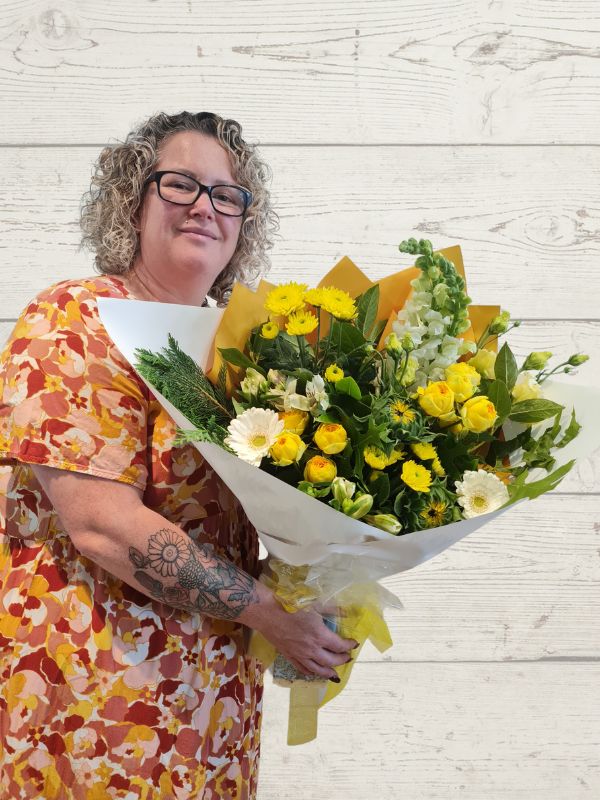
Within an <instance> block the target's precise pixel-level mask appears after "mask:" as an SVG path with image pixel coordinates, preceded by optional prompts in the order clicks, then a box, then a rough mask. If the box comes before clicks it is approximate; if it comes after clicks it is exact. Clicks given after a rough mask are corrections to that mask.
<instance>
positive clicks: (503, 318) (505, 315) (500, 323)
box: [489, 311, 510, 335]
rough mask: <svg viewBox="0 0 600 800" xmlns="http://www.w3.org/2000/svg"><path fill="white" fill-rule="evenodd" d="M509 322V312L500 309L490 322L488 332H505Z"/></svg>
mask: <svg viewBox="0 0 600 800" xmlns="http://www.w3.org/2000/svg"><path fill="white" fill-rule="evenodd" d="M509 324H510V313H509V312H508V311H501V312H500V313H499V314H498V316H496V317H494V319H493V320H492V321H491V323H490V327H489V333H492V334H496V335H497V334H500V333H506V331H507V330H508V326H509Z"/></svg>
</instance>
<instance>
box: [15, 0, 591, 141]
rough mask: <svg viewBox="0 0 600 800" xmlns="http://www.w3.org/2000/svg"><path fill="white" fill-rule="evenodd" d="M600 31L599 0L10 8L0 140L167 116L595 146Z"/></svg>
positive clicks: (105, 134) (264, 1)
mask: <svg viewBox="0 0 600 800" xmlns="http://www.w3.org/2000/svg"><path fill="white" fill-rule="evenodd" d="M599 31H600V12H599V9H598V5H597V3H595V2H593V0H574V2H571V3H569V4H564V3H562V2H560V0H545V2H541V1H540V2H533V0H531V1H530V2H528V1H527V0H520V1H519V0H491V2H486V3H483V2H480V0H425V1H424V2H423V3H415V2H404V3H398V2H396V0H376V1H375V2H369V3H364V2H362V0H343V2H342V0H330V2H328V3H326V4H323V3H320V2H317V0H301V2H299V3H296V4H295V5H294V6H293V7H291V6H290V4H289V3H286V2H285V0H279V1H278V2H273V1H272V0H256V1H255V2H251V3H250V2H241V1H239V0H238V2H230V3H222V2H217V1H216V0H208V1H207V2H203V3H202V4H199V3H193V2H192V0H156V1H155V2H152V3H145V2H144V3H142V2H139V1H138V2H133V3H131V4H123V3H120V2H118V1H117V0H107V2H103V3H101V4H100V3H97V2H94V0H85V2H79V1H78V2H75V1H74V0H60V2H58V0H29V1H28V0H5V2H4V3H3V4H2V6H1V7H0V36H1V39H2V48H1V50H0V92H1V93H2V95H3V98H4V103H3V109H4V118H3V125H2V127H1V131H0V143H10V144H19V143H36V144H40V143H56V142H68V143H82V142H83V143H85V142H103V141H107V140H108V139H109V138H112V137H114V136H115V135H124V133H125V128H126V127H127V126H129V125H130V124H131V123H133V122H134V121H135V120H138V119H142V118H144V117H145V116H147V115H148V113H149V112H151V111H153V110H155V109H159V108H160V109H165V110H167V111H171V112H172V111H179V110H181V109H182V108H192V109H193V110H206V109H209V110H214V111H217V112H218V113H221V114H223V115H225V116H232V117H234V118H239V119H240V120H241V121H243V123H244V126H245V130H246V133H247V134H248V135H249V136H250V137H252V138H253V137H257V136H260V137H261V139H263V140H264V141H268V142H271V143H272V142H285V143H296V144H300V143H318V144H321V143H323V142H333V143H340V144H341V143H348V144H369V143H371V142H379V143H389V144H395V143H417V142H422V143H427V144H440V143H441V144H448V143H474V144H479V143H490V142H491V143H498V142H505V143H520V144H522V143H536V144H538V143H556V142H569V143H572V142H577V143H586V144H587V143H592V142H595V143H598V141H599V134H598V126H597V119H598V116H599V114H600V95H599V94H598V92H597V86H598V81H599V80H600V59H599V56H600V45H599V41H600V40H599V36H598V33H599ZM73 109H77V113H76V114H73V113H72V110H73ZM66 120H68V123H67V124H66Z"/></svg>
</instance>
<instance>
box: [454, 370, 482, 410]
mask: <svg viewBox="0 0 600 800" xmlns="http://www.w3.org/2000/svg"><path fill="white" fill-rule="evenodd" d="M480 382H481V375H480V374H479V373H478V372H477V370H476V369H475V367H471V366H470V365H469V364H466V363H465V362H464V361H459V362H458V363H457V364H450V366H449V367H447V368H446V383H447V384H448V386H449V387H450V388H451V389H452V391H453V392H454V399H455V400H456V402H457V403H464V402H465V400H468V399H469V398H470V397H473V395H474V393H475V389H476V388H477V387H478V386H479V384H480Z"/></svg>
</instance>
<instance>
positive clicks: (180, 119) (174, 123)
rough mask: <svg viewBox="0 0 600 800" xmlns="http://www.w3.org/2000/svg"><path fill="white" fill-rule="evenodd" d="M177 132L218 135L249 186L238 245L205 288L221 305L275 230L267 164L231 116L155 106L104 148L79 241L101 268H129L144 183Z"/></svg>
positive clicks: (260, 269) (260, 267)
mask: <svg viewBox="0 0 600 800" xmlns="http://www.w3.org/2000/svg"><path fill="white" fill-rule="evenodd" d="M180 131H198V132H200V133H203V134H205V135H207V136H212V137H213V138H215V139H217V140H218V141H219V143H220V144H221V145H222V147H224V148H225V150H226V151H227V152H228V154H229V157H230V159H231V164H232V170H233V175H234V178H235V180H236V182H238V183H240V184H241V185H242V186H245V187H246V188H247V189H249V190H250V191H251V192H252V202H251V204H250V205H249V206H248V209H247V212H246V215H245V217H244V218H243V222H242V226H241V230H240V236H239V239H238V243H237V247H236V249H235V252H234V254H233V256H232V257H231V260H230V261H229V263H228V265H227V266H226V267H225V269H224V270H223V271H222V272H221V274H220V275H219V276H218V277H217V279H216V281H215V283H214V284H213V286H212V288H211V290H210V292H209V297H211V298H213V300H216V301H217V304H218V305H220V306H222V305H225V304H226V303H227V300H228V298H229V295H230V294H231V289H232V287H233V284H234V282H236V281H239V282H241V283H244V284H247V285H251V284H252V283H253V282H254V281H255V280H256V278H257V277H258V276H259V275H261V274H264V273H266V272H267V271H268V269H269V267H270V260H269V258H268V257H267V255H266V251H267V250H269V249H271V248H272V247H273V239H272V237H273V235H274V234H275V233H276V232H277V230H278V229H279V217H278V215H277V214H276V213H275V211H274V210H273V208H272V207H271V198H270V193H269V190H268V188H267V183H268V182H270V180H271V178H272V172H271V169H270V167H269V166H268V165H267V164H266V163H265V162H264V161H262V160H261V158H260V157H259V155H258V153H257V150H256V145H254V144H249V143H247V142H245V141H244V140H243V139H242V127H241V125H240V124H239V123H238V122H236V121H235V120H233V119H224V118H223V117H220V116H219V115H218V114H212V113H210V112H200V113H197V114H194V113H191V112H189V111H182V112H181V113H179V114H174V115H168V114H164V113H159V114H155V115H154V116H152V117H150V118H149V119H148V120H146V121H145V122H142V123H141V124H140V125H138V126H137V127H136V128H134V129H133V130H132V131H131V132H130V133H129V134H128V135H127V137H126V139H125V141H124V142H116V143H115V144H110V145H108V146H107V147H105V148H104V149H103V150H102V152H101V153H100V155H99V157H98V160H97V162H96V164H95V171H94V174H93V175H92V181H91V186H90V189H89V191H88V192H86V193H85V194H84V196H83V198H82V203H81V219H80V224H81V229H82V231H83V237H82V241H81V244H82V246H87V247H88V248H89V249H90V250H92V251H93V252H95V254H96V256H95V268H96V270H97V271H98V272H101V273H103V274H106V275H123V274H125V273H126V272H128V271H129V270H130V269H131V267H132V265H133V261H134V259H135V257H136V255H137V253H138V252H139V235H138V232H137V231H136V229H135V227H134V224H133V220H134V218H135V216H136V214H137V212H138V211H139V209H140V207H141V205H142V201H143V196H144V183H145V181H146V179H147V178H148V176H149V175H150V174H151V173H152V171H153V170H154V167H155V165H156V163H157V161H158V159H159V155H160V149H161V146H163V145H164V143H165V140H166V139H167V138H168V137H170V136H172V135H173V134H175V133H179V132H180Z"/></svg>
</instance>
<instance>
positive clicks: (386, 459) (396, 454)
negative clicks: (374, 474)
mask: <svg viewBox="0 0 600 800" xmlns="http://www.w3.org/2000/svg"><path fill="white" fill-rule="evenodd" d="M404 456H405V452H404V450H403V449H402V448H401V447H400V446H398V445H397V446H396V447H394V449H393V450H392V452H391V453H390V455H389V456H386V454H385V453H384V452H383V450H382V449H381V448H380V447H374V446H373V445H367V447H365V449H364V450H363V457H364V459H365V461H366V463H367V464H368V465H369V466H370V467H373V469H375V470H380V469H385V468H386V467H389V466H391V465H392V464H395V463H396V462H397V461H400V460H401V459H403V458H404Z"/></svg>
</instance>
